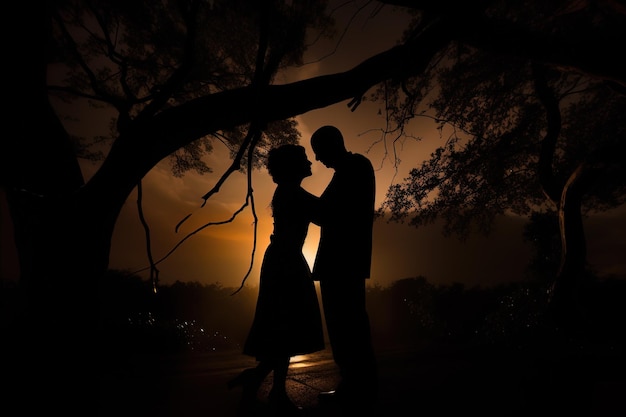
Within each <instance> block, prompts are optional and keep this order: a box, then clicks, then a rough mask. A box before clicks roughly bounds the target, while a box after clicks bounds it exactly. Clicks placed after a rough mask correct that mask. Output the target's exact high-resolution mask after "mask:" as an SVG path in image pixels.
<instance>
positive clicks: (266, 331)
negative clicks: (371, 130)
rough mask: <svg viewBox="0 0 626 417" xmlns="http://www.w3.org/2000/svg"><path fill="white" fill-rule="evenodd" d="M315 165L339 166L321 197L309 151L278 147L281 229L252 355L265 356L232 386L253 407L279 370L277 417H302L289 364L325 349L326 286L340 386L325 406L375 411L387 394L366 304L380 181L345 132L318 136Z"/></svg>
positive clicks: (277, 223) (273, 160) (268, 261)
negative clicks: (314, 238)
mask: <svg viewBox="0 0 626 417" xmlns="http://www.w3.org/2000/svg"><path fill="white" fill-rule="evenodd" d="M311 147H312V148H313V152H314V153H315V158H316V160H318V161H320V162H322V163H323V164H324V165H325V166H327V167H328V168H332V169H334V170H335V173H334V175H333V178H332V180H331V182H330V183H329V184H328V186H327V188H326V190H325V191H324V192H323V193H322V195H321V196H320V197H316V196H314V195H313V194H311V193H309V192H308V191H306V190H305V189H303V188H302V187H301V183H302V180H303V179H304V178H306V177H308V176H310V175H311V162H310V161H309V160H308V158H307V155H306V151H305V149H304V147H302V146H299V145H283V146H280V147H278V148H275V149H272V150H271V151H270V152H269V155H268V159H267V169H268V172H269V174H270V175H271V177H272V179H273V181H274V182H275V183H276V184H277V186H276V190H275V192H274V196H273V198H272V204H271V205H272V213H273V218H274V231H273V234H272V236H271V241H270V244H269V246H268V247H267V249H266V251H265V254H264V257H263V263H262V265H261V273H260V284H259V295H258V299H257V305H256V311H255V316H254V320H253V323H252V326H251V329H250V333H249V334H248V338H247V340H246V343H245V345H244V348H243V353H244V354H246V355H250V356H253V357H255V358H256V359H257V362H258V365H257V367H256V368H250V369H246V370H245V371H244V372H242V373H241V374H240V375H239V376H237V377H236V378H235V379H233V380H232V381H230V382H229V387H230V388H233V387H235V386H239V385H241V386H243V394H242V407H243V409H244V410H245V409H247V408H252V409H254V408H255V406H256V404H257V391H258V389H259V387H260V386H261V384H262V382H263V380H264V379H265V378H266V377H267V376H268V375H269V373H270V372H273V381H272V388H271V390H270V394H269V397H268V403H269V405H270V407H271V408H272V409H273V410H274V411H275V412H276V414H277V415H298V413H299V412H300V411H301V409H300V407H298V406H297V405H295V404H294V403H293V402H292V401H291V399H290V398H289V396H288V394H287V390H286V379H287V372H288V368H289V361H290V358H291V357H293V356H296V355H304V354H309V353H313V352H317V351H320V350H323V349H324V347H325V345H324V335H323V327H322V320H321V312H320V309H319V305H318V301H317V294H316V291H315V285H314V281H317V280H319V282H320V291H321V296H322V305H323V308H324V316H325V320H326V328H327V330H328V336H329V340H330V345H331V348H332V352H333V358H334V360H335V362H336V364H337V366H338V368H339V372H340V376H341V380H340V383H339V385H338V386H337V387H336V389H335V390H333V391H329V392H322V393H320V396H319V400H320V403H324V404H326V403H329V402H332V403H337V404H338V405H339V406H341V407H343V408H345V409H346V410H347V411H348V412H353V411H359V412H360V411H362V410H367V409H371V406H372V405H373V404H374V402H375V400H376V395H377V392H378V376H377V365H376V358H375V355H374V350H373V347H372V342H371V334H370V323H369V317H368V315H367V310H366V306H365V280H366V279H368V278H369V275H370V266H371V256H372V229H373V221H374V198H375V178H374V170H373V167H372V164H371V162H370V161H369V160H368V159H367V158H366V157H365V156H363V155H360V154H356V153H352V152H349V151H347V150H346V148H345V144H344V140H343V136H342V134H341V132H340V131H339V130H338V129H337V128H336V127H334V126H324V127H321V128H320V129H318V130H317V131H316V132H315V133H314V134H313V135H312V137H311ZM310 223H314V224H317V225H319V226H320V241H319V247H318V250H317V255H316V258H315V263H314V265H313V269H312V272H311V269H310V268H309V265H308V264H307V262H306V259H305V258H304V255H303V254H302V246H303V244H304V241H305V238H306V235H307V232H308V227H309V224H310Z"/></svg>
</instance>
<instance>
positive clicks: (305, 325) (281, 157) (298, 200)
mask: <svg viewBox="0 0 626 417" xmlns="http://www.w3.org/2000/svg"><path fill="white" fill-rule="evenodd" d="M267 169H268V172H269V174H270V175H271V176H272V179H273V181H274V182H275V183H276V184H277V187H276V190H275V191H274V196H273V198H272V215H273V217H274V232H273V234H272V235H271V237H270V244H269V246H268V247H267V249H266V251H265V254H264V257H263V263H262V265H261V273H260V284H259V295H258V299H257V304H256V310H255V315H254V320H253V322H252V326H251V329H250V332H249V334H248V337H247V339H246V342H245V345H244V348H243V353H244V354H246V355H249V356H253V357H255V358H256V360H257V361H258V365H257V367H256V368H249V369H246V370H244V371H243V372H242V373H241V374H240V375H239V376H237V377H236V378H235V379H233V380H231V381H230V382H229V384H228V386H229V388H233V387H235V386H239V385H241V386H243V394H242V401H243V402H242V405H243V407H244V408H245V407H254V404H255V403H256V402H257V391H258V389H259V387H260V386H261V384H262V382H263V380H264V379H265V378H266V377H267V376H268V374H269V373H270V372H272V371H273V372H274V374H273V381H272V388H271V391H270V394H269V397H268V402H269V404H270V407H272V408H273V409H274V410H275V411H276V412H277V413H280V414H281V415H285V414H290V413H294V414H295V413H297V412H298V411H299V407H297V406H296V405H295V404H294V403H293V402H292V401H291V400H290V399H289V396H288V395H287V390H286V379H287V370H288V368H289V361H290V358H291V357H292V356H296V355H304V354H307V353H312V352H316V351H319V350H323V349H324V336H323V331H322V320H321V313H320V309H319V305H318V301H317V293H316V291H315V285H314V283H313V280H312V278H311V270H310V268H309V265H308V263H307V261H306V259H305V258H304V255H303V254H302V246H303V244H304V240H305V238H306V235H307V232H308V227H309V223H310V222H311V221H312V216H313V214H314V210H315V207H316V205H317V201H318V199H317V197H316V196H314V195H312V194H310V193H309V192H307V191H306V190H304V189H303V188H302V187H301V186H300V184H301V182H302V180H303V179H304V178H306V177H308V176H310V175H311V162H310V161H309V160H308V158H307V156H306V152H305V149H304V147H302V146H299V145H283V146H280V147H278V148H275V149H272V150H271V151H270V152H269V155H268V159H267Z"/></svg>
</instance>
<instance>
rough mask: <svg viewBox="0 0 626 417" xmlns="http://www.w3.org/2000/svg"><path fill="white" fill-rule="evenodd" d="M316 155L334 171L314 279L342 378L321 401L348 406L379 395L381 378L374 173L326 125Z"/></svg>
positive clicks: (323, 201) (323, 206) (323, 203)
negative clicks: (368, 289) (371, 313)
mask: <svg viewBox="0 0 626 417" xmlns="http://www.w3.org/2000/svg"><path fill="white" fill-rule="evenodd" d="M311 147H312V148H313V152H314V153H315V159H316V160H318V161H320V162H321V163H323V164H324V165H325V166H327V167H328V168H332V169H334V170H335V173H334V175H333V178H332V180H331V181H330V183H329V184H328V186H327V187H326V190H325V191H324V192H323V193H322V195H321V196H320V213H319V219H318V220H319V221H315V223H317V224H319V226H320V242H319V247H318V250H317V255H316V258H315V263H314V265H313V279H314V280H316V281H319V282H320V290H321V295H322V305H323V308H324V316H325V319H326V328H327V330H328V336H329V339H330V345H331V348H332V352H333V358H334V360H335V363H336V364H337V366H338V367H339V371H340V375H341V381H340V383H339V385H338V386H337V388H336V389H335V390H334V391H330V392H323V393H320V401H325V400H328V399H331V398H332V399H336V400H338V401H339V402H340V403H341V404H343V405H347V406H348V407H358V406H365V407H367V406H369V405H371V404H372V401H374V400H375V399H376V395H377V392H378V376H377V365H376V358H375V355H374V349H373V347H372V340H371V332H370V323H369V317H368V314H367V310H366V306H365V280H366V279H368V278H369V277H370V267H371V260H372V229H373V224H374V199H375V189H376V183H375V177H374V169H373V167H372V164H371V162H370V161H369V159H367V158H366V157H365V156H363V155H360V154H356V153H352V152H349V151H348V150H346V147H345V144H344V140H343V135H342V134H341V132H340V131H339V129H337V128H336V127H334V126H323V127H321V128H319V129H318V130H317V131H316V132H315V133H313V135H312V136H311Z"/></svg>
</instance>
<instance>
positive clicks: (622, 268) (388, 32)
mask: <svg viewBox="0 0 626 417" xmlns="http://www.w3.org/2000/svg"><path fill="white" fill-rule="evenodd" d="M371 10H372V9H371V8H369V9H365V10H363V12H362V13H361V14H360V15H359V16H358V18H357V19H355V20H354V21H352V24H351V26H350V29H349V30H348V31H347V32H346V33H345V34H344V36H343V37H342V38H341V42H339V41H338V40H337V39H336V40H335V41H333V42H335V43H337V42H339V43H338V45H339V46H338V48H337V50H336V52H335V53H334V54H333V55H331V56H329V57H325V58H324V59H323V60H320V59H319V58H322V57H324V56H325V55H326V54H327V53H328V51H329V50H332V49H333V45H332V44H326V45H319V46H320V47H319V48H312V49H311V50H310V52H309V54H308V55H307V59H306V61H308V62H310V63H308V64H306V65H304V66H302V67H301V68H299V69H297V70H296V71H293V72H291V73H289V74H288V75H283V76H282V77H281V78H279V79H278V80H276V83H287V82H292V81H295V80H298V79H304V78H309V77H313V76H316V75H323V74H328V73H333V72H340V71H344V70H348V69H350V68H352V67H353V66H355V65H357V64H358V63H360V62H361V61H363V60H364V59H366V58H368V57H370V56H372V55H373V54H375V53H378V52H382V51H384V50H386V49H388V48H390V47H392V46H393V45H394V44H395V40H396V39H399V37H400V35H401V32H402V30H403V29H404V27H405V26H406V23H407V22H408V21H407V19H406V17H404V15H399V14H397V13H394V12H393V10H392V9H391V8H390V7H385V8H383V10H382V11H381V12H380V13H379V14H378V15H377V16H376V19H373V20H370V19H368V17H369V13H370V12H371ZM352 12H353V10H349V9H346V10H344V12H343V13H341V14H339V15H337V18H338V20H342V19H345V18H346V17H348V16H350V15H352ZM86 111H88V110H87V109H84V108H82V109H77V110H76V114H77V116H78V118H79V119H82V120H85V119H88V120H89V123H87V124H84V125H83V127H82V129H84V128H85V127H84V126H85V125H86V126H89V129H92V130H94V131H97V130H98V129H107V127H108V121H107V120H106V119H100V120H93V119H90V117H91V116H88V115H87V113H86ZM296 120H297V121H298V129H299V131H300V133H301V144H302V145H304V146H305V148H306V150H307V154H308V157H309V159H310V160H311V161H312V162H313V166H312V172H313V175H312V176H311V177H309V178H306V179H305V180H304V181H303V182H302V186H303V187H304V188H306V189H307V190H308V191H310V192H312V193H313V194H316V195H319V194H321V193H322V191H323V189H324V187H325V186H326V184H328V182H329V181H330V178H331V176H332V173H333V171H332V170H331V169H328V168H326V167H325V166H323V165H322V164H321V163H319V162H317V161H315V157H314V154H313V152H312V151H311V148H310V144H309V139H310V136H311V134H312V133H313V132H314V131H315V130H316V129H317V128H318V127H320V126H322V125H326V124H330V125H335V126H337V127H338V128H339V129H340V130H341V131H342V132H343V134H344V137H345V141H346V146H347V148H348V149H349V150H350V151H352V152H358V153H362V154H364V155H366V156H368V157H369V158H370V160H371V161H372V163H373V165H374V168H375V170H376V181H377V194H376V207H378V206H379V205H380V204H381V203H382V201H383V200H384V197H385V193H386V191H387V188H388V187H389V186H390V185H391V184H393V183H397V182H399V181H401V180H402V179H403V178H404V177H406V176H407V174H408V172H409V170H410V169H411V168H413V167H415V166H417V165H418V164H419V162H420V161H422V160H424V159H425V158H427V157H428V156H429V155H430V153H431V152H432V151H433V150H434V149H435V147H436V145H437V143H438V138H439V132H438V131H437V130H436V129H435V126H434V125H432V124H429V123H428V122H427V121H424V120H420V121H417V122H414V123H413V124H412V125H411V126H410V129H412V131H411V132H410V133H411V134H413V135H414V136H416V137H421V138H422V139H421V140H420V141H415V140H407V141H405V142H403V143H401V144H397V145H396V147H397V149H398V151H400V153H399V156H400V159H401V163H400V165H399V166H397V167H396V166H394V165H393V160H392V159H390V158H391V155H390V152H392V151H393V150H392V148H391V144H390V143H387V144H385V143H384V142H381V141H380V138H381V128H382V127H384V126H385V119H384V116H383V115H381V114H379V105H378V104H376V103H371V102H364V103H363V104H362V105H361V106H360V107H359V108H358V109H357V110H356V111H355V112H351V111H350V109H349V108H348V107H347V101H346V102H341V103H338V104H335V105H332V106H328V107H326V108H322V109H318V110H314V111H311V112H308V113H306V114H303V115H300V116H298V117H296ZM72 128H75V127H71V126H68V129H70V130H71V129H72ZM95 133H97V132H95ZM215 146H216V148H215V151H214V152H213V153H212V154H210V155H207V156H206V162H207V164H208V165H209V166H210V167H211V168H212V169H213V173H212V174H209V175H203V176H200V175H197V174H195V173H187V174H185V176H183V177H181V178H176V177H174V176H173V175H172V174H171V170H170V166H169V163H168V161H167V160H165V161H163V162H162V163H160V164H159V165H158V166H156V167H155V168H154V169H153V170H152V171H151V172H150V173H149V174H148V175H147V176H146V177H145V178H144V179H143V198H144V200H143V207H144V215H145V217H146V220H147V221H148V222H149V224H150V228H151V237H152V241H151V245H152V253H153V257H154V259H157V260H158V259H161V258H162V257H163V256H165V255H166V254H167V253H168V252H170V251H171V250H172V249H173V248H174V247H175V246H176V245H177V244H178V243H180V242H181V241H182V240H183V239H185V238H186V236H188V234H192V236H190V237H189V238H188V239H186V240H185V241H184V242H183V243H182V244H180V246H179V247H178V248H177V249H176V251H174V252H173V253H172V254H171V255H170V256H169V257H167V259H165V260H164V261H163V262H161V263H159V264H158V265H157V268H158V269H159V281H160V282H161V283H162V284H171V283H174V282H176V281H183V282H191V281H195V282H199V283H202V284H213V283H219V284H221V285H223V286H225V287H238V286H239V285H240V284H241V282H242V279H243V278H244V277H245V276H246V274H247V272H248V269H249V268H250V267H251V265H252V270H251V272H250V274H249V276H248V278H247V280H246V285H250V286H256V285H258V278H259V267H260V264H261V260H262V256H263V252H264V250H265V248H266V247H267V245H268V243H269V236H270V234H271V229H272V218H271V212H270V210H269V203H270V200H271V197H272V193H273V191H274V187H275V184H274V183H273V182H272V181H271V178H270V177H269V175H268V174H267V172H266V171H265V169H261V170H255V171H254V173H253V184H252V185H253V189H254V209H255V213H256V216H257V219H258V223H257V230H256V247H254V239H255V235H254V230H255V228H254V222H255V218H254V215H253V212H252V207H251V206H248V207H247V208H246V209H245V210H244V211H243V212H242V213H241V214H239V216H238V217H237V218H236V219H235V220H234V221H232V222H229V223H226V224H222V225H218V226H209V227H204V226H205V225H206V224H208V223H210V222H224V221H226V220H228V219H230V218H231V216H232V214H233V213H234V212H235V211H236V210H238V209H239V208H240V207H241V206H242V205H243V204H244V203H245V198H246V190H247V188H246V176H245V175H244V174H241V173H238V172H237V173H234V174H232V175H231V177H230V178H229V179H228V181H227V182H226V184H225V185H224V186H222V188H221V189H220V191H219V193H218V194H216V195H214V196H213V197H211V199H209V200H208V201H207V203H206V205H204V207H202V203H203V200H202V196H203V195H204V194H205V193H206V192H207V191H209V190H210V189H211V188H212V187H213V186H214V184H215V182H216V181H217V179H218V178H219V177H220V176H221V174H222V173H223V172H224V170H225V169H226V168H227V166H228V165H229V164H230V162H231V161H230V159H229V157H228V153H227V151H226V149H224V148H220V147H219V146H220V145H219V144H218V142H216V145H215ZM82 167H83V170H84V172H85V175H86V177H87V178H89V176H90V175H91V174H92V173H93V172H94V170H95V169H96V168H97V167H96V166H95V165H93V164H92V163H90V162H84V163H83V164H82ZM136 198H137V195H136V192H134V193H133V194H131V195H130V197H129V199H128V200H127V202H126V204H125V206H124V208H123V210H122V212H121V214H120V217H119V219H118V222H117V225H116V228H115V231H114V235H113V242H112V247H111V257H110V265H109V266H110V268H114V269H120V270H126V271H129V272H138V271H142V270H144V269H145V268H146V267H147V266H148V258H147V254H146V242H145V234H144V231H143V229H142V226H141V224H140V221H139V216H138V213H137V208H136ZM0 208H2V213H6V208H3V207H0ZM189 214H191V217H189V219H188V220H187V221H186V222H185V223H184V224H183V225H182V226H181V228H180V229H179V230H178V232H177V231H176V230H175V229H176V225H177V224H178V223H179V222H180V221H181V220H182V219H183V218H184V217H185V216H187V215H189ZM2 219H3V222H4V223H3V225H2V227H3V230H8V225H7V224H6V220H7V217H6V216H4V215H3V216H2ZM523 224H524V220H523V219H519V218H512V217H507V218H502V219H500V220H499V221H498V222H497V223H496V227H495V228H494V232H493V233H492V234H491V235H490V236H488V237H484V236H472V237H470V239H469V240H468V241H466V242H464V243H461V242H459V241H457V240H456V239H455V238H444V237H443V236H442V235H441V228H440V226H439V225H437V224H435V225H432V226H427V227H420V228H413V227H410V226H407V225H403V224H396V223H386V222H384V221H377V223H376V224H375V226H374V249H373V261H372V276H371V278H370V281H369V283H370V284H379V285H382V286H387V285H389V284H391V283H392V282H393V281H395V280H398V279H402V278H409V277H416V276H424V277H426V278H427V279H428V280H429V281H430V282H432V283H434V284H451V283H455V282H462V283H464V284H466V285H468V286H473V285H483V286H486V285H495V284H500V283H507V282H512V281H520V280H523V279H524V268H525V267H526V265H527V264H528V262H529V260H530V257H531V251H530V247H529V246H528V245H526V244H525V243H524V242H523V239H522V227H523ZM586 226H587V236H588V251H589V260H590V262H591V263H592V265H595V266H596V268H597V269H599V270H601V271H603V272H604V273H616V274H624V275H626V260H625V259H624V256H623V255H622V254H623V253H626V243H625V241H624V237H623V233H622V231H623V230H626V228H625V227H626V209H625V208H624V207H622V208H620V209H618V210H614V211H613V212H610V213H606V214H603V215H602V216H598V217H594V218H592V219H589V220H587V221H586ZM198 229H201V230H199V231H198ZM196 231H197V232H196ZM2 235H3V242H2V248H3V249H4V250H3V255H2V263H1V264H0V266H2V271H3V275H5V276H6V275H7V274H8V272H7V271H8V270H9V268H8V267H7V265H8V264H10V263H11V262H13V261H14V259H13V258H12V257H13V256H14V255H13V254H12V252H11V251H10V250H9V251H7V250H6V248H9V247H10V242H7V241H6V233H3V234H2ZM318 239H319V228H318V227H317V226H315V225H311V226H310V228H309V234H308V237H307V241H306V243H305V247H304V254H305V256H306V258H307V260H308V261H309V263H310V264H312V261H313V259H314V256H315V250H316V246H317V241H318ZM138 273H139V274H140V275H142V276H144V277H147V276H148V275H147V272H145V271H144V272H138ZM9 278H11V277H9Z"/></svg>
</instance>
